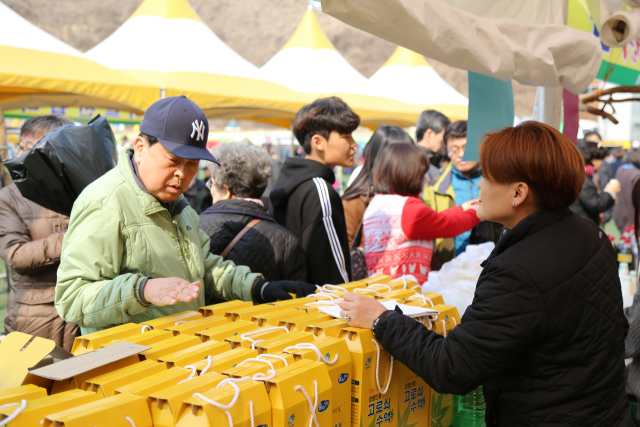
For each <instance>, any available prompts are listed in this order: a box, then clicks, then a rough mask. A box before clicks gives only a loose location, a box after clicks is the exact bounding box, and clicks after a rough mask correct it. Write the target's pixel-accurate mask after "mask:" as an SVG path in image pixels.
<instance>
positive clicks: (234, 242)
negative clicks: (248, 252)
mask: <svg viewBox="0 0 640 427" xmlns="http://www.w3.org/2000/svg"><path fill="white" fill-rule="evenodd" d="M260 221H262V220H261V219H260V218H256V219H254V220H253V221H251V222H250V223H249V224H247V225H245V226H244V228H243V229H242V230H240V232H239V233H238V235H237V236H236V237H235V238H234V239H233V240H232V241H231V243H229V244H228V245H227V247H226V248H224V251H222V253H221V254H220V256H221V257H222V259H225V258H226V257H227V255H229V252H231V249H233V247H234V246H235V245H236V244H237V243H238V242H239V241H240V239H242V236H244V235H245V234H247V231H249V230H250V229H252V228H253V226H254V225H256V224H257V223H259V222H260Z"/></svg>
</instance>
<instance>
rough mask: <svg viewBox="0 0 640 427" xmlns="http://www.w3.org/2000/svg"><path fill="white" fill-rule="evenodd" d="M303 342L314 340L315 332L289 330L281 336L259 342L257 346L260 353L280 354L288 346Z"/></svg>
mask: <svg viewBox="0 0 640 427" xmlns="http://www.w3.org/2000/svg"><path fill="white" fill-rule="evenodd" d="M303 342H313V334H310V333H307V332H289V333H288V334H285V335H281V336H279V337H275V338H271V339H269V340H265V341H263V342H261V343H259V344H258V345H257V346H256V348H257V349H258V353H259V354H278V353H280V352H281V351H282V350H284V349H285V348H286V347H289V346H291V345H296V344H299V343H303Z"/></svg>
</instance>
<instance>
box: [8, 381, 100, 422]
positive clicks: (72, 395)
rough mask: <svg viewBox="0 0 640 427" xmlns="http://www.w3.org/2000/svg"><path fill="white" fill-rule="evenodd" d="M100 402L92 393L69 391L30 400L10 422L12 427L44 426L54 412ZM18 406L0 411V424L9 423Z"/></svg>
mask: <svg viewBox="0 0 640 427" xmlns="http://www.w3.org/2000/svg"><path fill="white" fill-rule="evenodd" d="M96 400H98V395H97V394H95V393H92V392H90V391H83V390H69V391H65V392H63V393H59V394H56V395H53V396H43V397H41V398H38V399H33V400H28V401H27V406H26V407H25V408H24V409H23V410H22V411H20V413H19V414H18V415H17V416H16V417H15V418H14V419H13V421H11V422H10V424H9V425H10V426H11V427H33V426H38V425H42V424H40V423H41V422H42V423H44V417H45V416H46V415H49V414H51V413H54V412H60V411H63V410H65V409H70V408H74V407H76V406H80V405H84V404H85V403H90V402H94V401H96ZM15 408H16V406H9V407H5V408H2V409H0V423H1V422H5V423H6V422H7V421H6V420H7V418H9V417H10V416H12V415H13V413H14V411H15Z"/></svg>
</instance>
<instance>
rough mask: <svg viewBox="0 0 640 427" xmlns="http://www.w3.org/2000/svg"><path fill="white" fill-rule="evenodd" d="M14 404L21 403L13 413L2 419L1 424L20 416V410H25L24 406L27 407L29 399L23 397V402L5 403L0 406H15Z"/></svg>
mask: <svg viewBox="0 0 640 427" xmlns="http://www.w3.org/2000/svg"><path fill="white" fill-rule="evenodd" d="M13 405H20V406H19V407H17V408H16V410H15V411H13V414H11V415H9V416H8V417H7V418H5V419H4V420H2V421H0V426H4V425H7V424H9V423H10V422H11V421H13V420H14V419H15V418H16V417H17V416H18V414H20V412H22V411H24V408H26V407H27V401H26V400H24V399H22V402H21V403H6V404H4V405H0V408H6V407H7V406H13Z"/></svg>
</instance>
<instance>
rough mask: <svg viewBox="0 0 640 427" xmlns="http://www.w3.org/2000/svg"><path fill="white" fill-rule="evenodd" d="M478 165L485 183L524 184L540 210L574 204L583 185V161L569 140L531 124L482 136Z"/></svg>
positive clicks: (528, 122) (552, 129)
mask: <svg viewBox="0 0 640 427" xmlns="http://www.w3.org/2000/svg"><path fill="white" fill-rule="evenodd" d="M480 164H481V165H482V172H483V175H484V177H485V178H486V179H489V180H491V181H493V182H498V183H501V184H511V183H514V182H525V183H527V184H528V185H529V187H530V189H531V191H532V193H533V195H534V198H535V200H536V203H537V204H538V205H539V206H540V207H541V208H543V209H560V208H562V207H566V206H569V205H571V204H572V203H574V202H575V201H576V200H577V199H578V196H579V195H580V191H581V190H582V184H584V179H585V171H584V161H583V159H582V155H581V154H580V151H578V149H577V148H576V146H575V145H574V144H573V143H572V142H571V141H569V139H568V138H567V137H566V136H564V135H563V134H561V133H560V132H558V131H557V130H555V129H554V128H552V127H551V126H548V125H545V124H544V123H539V122H535V121H526V122H524V123H522V124H520V125H518V126H515V127H508V128H504V129H502V130H500V131H498V132H493V133H489V134H487V135H485V137H484V141H483V143H482V146H481V147H480Z"/></svg>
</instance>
